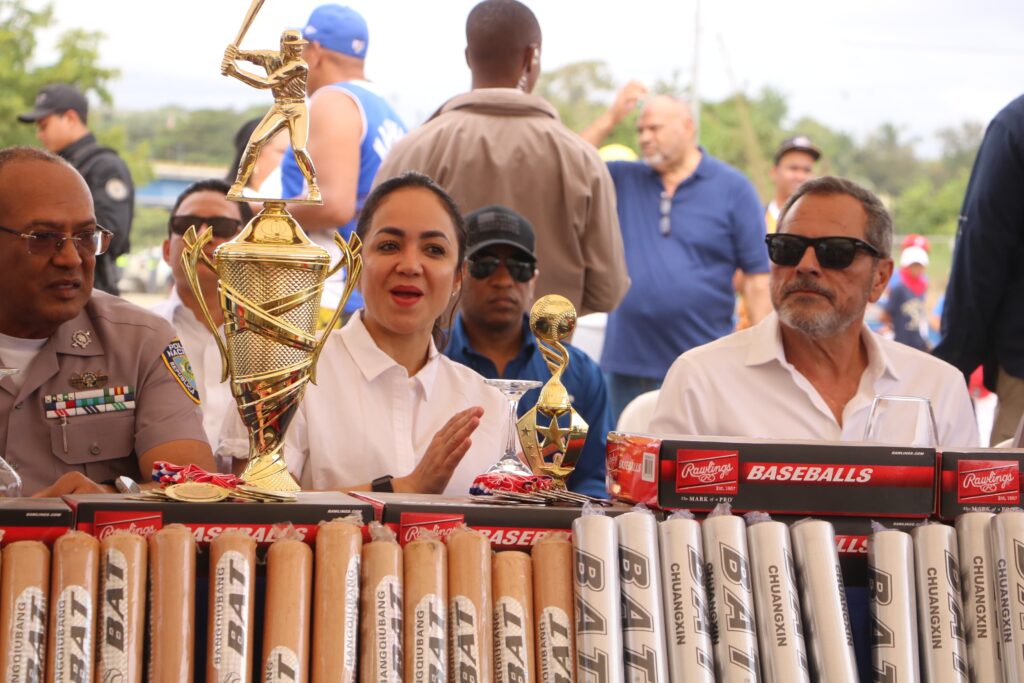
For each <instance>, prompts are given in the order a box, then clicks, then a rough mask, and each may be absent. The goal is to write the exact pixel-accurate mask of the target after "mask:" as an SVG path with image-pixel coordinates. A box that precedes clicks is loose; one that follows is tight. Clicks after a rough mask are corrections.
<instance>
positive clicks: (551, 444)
mask: <svg viewBox="0 0 1024 683" xmlns="http://www.w3.org/2000/svg"><path fill="white" fill-rule="evenodd" d="M530 329H531V330H533V333H534V335H536V337H537V347H538V348H539V349H540V352H541V354H542V355H543V356H544V361H545V362H546V363H547V365H548V369H549V370H550V371H551V379H549V380H548V381H547V384H545V385H544V387H543V388H542V389H541V390H540V398H539V399H537V404H536V405H535V406H534V407H533V408H531V409H530V410H529V411H527V413H526V414H525V415H523V416H522V417H521V418H519V423H518V427H519V439H520V441H521V442H522V444H523V451H524V453H525V454H526V460H527V462H529V463H530V468H531V469H532V470H533V471H534V473H535V474H541V475H547V476H550V477H551V478H552V479H553V480H554V482H555V486H556V487H558V488H561V489H564V488H565V480H566V479H568V478H569V475H570V474H572V472H573V470H574V469H576V461H577V460H579V457H580V453H581V452H582V450H583V444H584V443H585V442H586V440H587V429H588V428H587V423H586V422H585V421H584V420H583V418H582V417H580V414H579V413H577V412H576V411H575V410H573V407H572V404H571V402H570V401H569V392H568V391H566V389H565V385H563V384H562V374H563V373H564V372H565V368H566V367H567V366H568V365H569V352H568V351H567V350H566V348H565V346H564V345H562V343H561V342H562V340H563V339H565V338H566V337H568V336H569V335H571V334H572V332H573V330H575V329H576V309H575V308H574V307H573V305H572V303H571V302H570V301H569V300H568V299H566V298H565V297H564V296H559V295H557V294H549V295H548V296H543V297H541V298H540V299H538V300H537V303H535V304H534V305H533V308H532V309H530Z"/></svg>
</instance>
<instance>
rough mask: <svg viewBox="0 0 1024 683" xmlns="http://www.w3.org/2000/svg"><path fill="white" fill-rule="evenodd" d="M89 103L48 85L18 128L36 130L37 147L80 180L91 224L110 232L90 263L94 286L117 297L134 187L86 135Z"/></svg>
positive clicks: (112, 156) (66, 88)
mask: <svg viewBox="0 0 1024 683" xmlns="http://www.w3.org/2000/svg"><path fill="white" fill-rule="evenodd" d="M88 115H89V103H88V102H87V101H86V99H85V96H84V95H82V93H81V92H80V91H79V90H78V88H76V87H75V86H73V85H67V84H65V83H57V84H54V85H48V86H46V87H45V88H43V89H42V90H40V91H39V94H38V95H36V100H35V106H34V107H33V109H32V111H30V112H26V113H24V114H21V115H20V116H19V117H18V120H19V121H21V122H22V123H34V124H35V125H36V137H37V138H39V141H40V142H41V143H43V146H44V147H45V148H46V149H48V150H50V151H51V152H53V153H54V154H58V155H60V156H61V157H63V158H64V159H66V160H67V161H68V162H69V163H70V164H71V165H72V166H74V167H75V169H76V170H77V171H78V172H79V173H80V174H81V175H82V177H83V178H85V182H86V184H88V185H89V190H90V191H91V192H92V199H93V203H94V205H95V207H96V222H97V223H99V224H100V225H102V226H103V227H104V228H106V229H107V230H109V231H110V232H112V233H114V237H113V239H112V240H111V243H110V247H109V248H108V249H107V251H106V253H104V254H103V255H101V256H98V257H97V258H96V275H95V283H94V285H93V286H94V287H96V289H101V290H103V291H105V292H109V293H111V294H117V293H118V291H117V280H118V273H117V265H116V261H117V257H118V256H120V255H121V254H125V253H127V252H128V249H129V233H130V232H131V229H132V209H133V206H134V204H135V186H134V185H133V184H132V176H131V174H130V173H129V172H128V167H127V166H126V165H125V163H124V161H122V160H121V157H119V156H118V155H117V152H115V151H114V150H112V149H110V148H109V147H102V146H100V144H99V143H98V142H96V136H95V135H93V134H92V133H91V132H89V129H88V128H87V127H86V120H87V118H88Z"/></svg>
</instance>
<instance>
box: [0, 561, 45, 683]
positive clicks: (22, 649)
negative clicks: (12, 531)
mask: <svg viewBox="0 0 1024 683" xmlns="http://www.w3.org/2000/svg"><path fill="white" fill-rule="evenodd" d="M0 570H2V571H0V573H2V578H0V671H2V672H3V675H2V677H0V680H3V681H9V682H13V683H30V682H35V681H41V680H43V672H44V669H45V667H46V623H47V614H48V612H47V596H48V595H49V594H50V583H49V582H50V550H49V548H47V547H46V546H45V545H44V544H42V543H40V542H39V541H15V542H14V543H11V544H9V545H8V546H7V547H6V548H4V551H3V558H2V562H0Z"/></svg>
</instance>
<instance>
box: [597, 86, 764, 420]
mask: <svg viewBox="0 0 1024 683" xmlns="http://www.w3.org/2000/svg"><path fill="white" fill-rule="evenodd" d="M645 92H646V89H645V88H644V86H643V85H641V84H639V83H637V82H635V81H634V82H631V83H628V84H627V85H626V86H625V87H624V88H623V89H622V90H621V91H620V92H619V93H618V95H617V96H616V98H615V101H614V103H613V104H612V106H611V107H610V108H609V109H608V111H607V112H605V113H604V114H602V115H601V116H600V117H599V118H598V119H597V121H595V122H594V123H593V124H591V126H590V127H589V128H587V130H585V131H584V132H583V133H582V136H583V138H584V139H585V140H586V141H587V142H589V143H590V144H592V145H594V146H595V147H597V146H599V145H600V144H601V143H602V142H603V141H604V139H605V138H606V137H608V135H609V134H610V133H611V131H612V129H613V128H615V126H616V125H617V124H618V123H619V122H620V121H622V119H624V118H625V117H626V116H627V115H628V114H629V113H630V112H631V111H632V110H633V108H634V107H636V106H637V103H638V102H639V100H640V98H641V97H642V96H643V95H644V94H645ZM637 137H638V138H639V142H640V152H641V155H642V161H613V162H611V163H609V164H608V169H609V170H610V171H611V174H612V179H613V180H614V181H615V194H616V197H617V198H618V214H619V224H620V226H621V228H622V237H623V242H624V243H625V249H626V264H627V266H628V268H629V276H630V278H631V280H632V286H631V287H630V290H629V293H628V294H627V295H626V298H625V299H624V300H623V301H622V304H620V305H619V307H618V308H617V309H616V310H615V311H613V312H612V313H611V315H609V317H608V327H607V331H606V334H605V340H604V349H603V351H602V354H601V366H602V368H603V369H604V371H605V372H606V373H607V376H608V389H609V392H610V394H611V398H612V406H613V409H614V410H615V412H616V415H618V414H619V413H621V411H622V409H623V408H624V407H625V406H626V405H627V404H628V403H629V402H630V401H631V400H632V399H633V398H635V397H636V396H638V395H640V394H642V393H644V392H647V391H652V390H654V389H658V388H659V387H660V386H661V382H662V380H663V379H664V377H665V373H666V372H667V371H668V368H669V366H670V365H671V364H672V362H673V361H674V360H675V359H676V358H677V357H678V356H679V354H681V353H683V352H684V351H687V350H689V349H691V348H693V347H695V346H700V345H702V344H706V343H708V342H710V341H714V340H715V339H718V338H719V337H722V336H724V335H726V334H728V333H729V332H731V331H732V330H733V327H734V323H733V309H734V306H735V290H734V289H733V284H732V278H733V273H734V272H735V271H736V270H737V269H739V270H742V271H743V273H744V274H745V275H746V276H747V277H745V278H744V279H743V295H744V297H745V298H746V300H747V302H748V303H747V305H748V308H749V311H750V316H751V319H752V321H753V322H755V323H756V322H757V321H759V320H761V318H763V317H764V316H765V315H767V314H768V312H769V311H770V310H771V303H770V301H769V297H768V252H767V249H766V248H765V244H764V234H765V224H764V210H763V208H762V206H761V202H760V200H759V199H758V197H757V192H755V190H754V187H753V186H752V185H751V184H750V181H748V180H747V179H746V178H745V177H744V176H743V174H742V173H740V172H739V171H737V170H736V169H735V168H732V167H731V166H729V165H728V164H726V163H724V162H722V161H719V160H718V159H715V158H714V157H712V156H711V155H710V154H708V153H707V151H705V150H704V148H702V147H700V146H699V145H698V144H697V134H696V126H695V125H694V121H693V116H692V114H691V112H690V108H689V105H687V104H686V103H685V102H683V101H681V100H677V99H674V98H672V97H669V96H666V95H658V96H655V97H651V98H649V99H648V101H647V102H646V105H645V106H644V108H643V111H642V112H641V114H640V118H639V119H638V121H637Z"/></svg>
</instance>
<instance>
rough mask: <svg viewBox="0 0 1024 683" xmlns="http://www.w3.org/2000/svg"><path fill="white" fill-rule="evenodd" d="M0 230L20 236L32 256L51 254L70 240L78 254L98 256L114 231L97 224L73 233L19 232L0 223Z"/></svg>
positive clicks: (60, 249) (107, 244)
mask: <svg viewBox="0 0 1024 683" xmlns="http://www.w3.org/2000/svg"><path fill="white" fill-rule="evenodd" d="M0 231H3V232H6V233H10V234H12V235H14V236H16V237H20V238H21V239H23V240H24V241H25V245H26V246H27V247H28V253H30V254H32V255H33V256H53V255H54V254H59V253H60V252H61V251H62V250H63V249H64V243H65V242H67V241H69V240H70V241H71V242H72V244H74V245H75V250H76V251H78V254H79V255H80V256H83V257H84V256H99V255H100V254H102V253H104V252H105V251H106V250H107V248H108V247H110V240H111V239H112V238H113V237H114V233H112V232H110V231H109V230H107V229H106V228H103V227H101V226H99V225H97V226H96V227H95V228H94V229H91V230H82V231H81V232H76V233H75V234H74V235H68V234H67V233H63V232H20V231H18V230H11V229H10V228H5V227H4V226H2V225H0Z"/></svg>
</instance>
